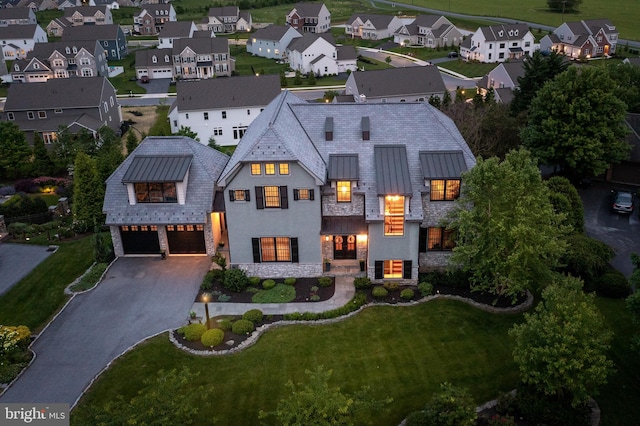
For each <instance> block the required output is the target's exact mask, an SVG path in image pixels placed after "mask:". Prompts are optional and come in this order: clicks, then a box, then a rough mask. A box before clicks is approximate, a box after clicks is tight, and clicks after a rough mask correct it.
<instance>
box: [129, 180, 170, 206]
mask: <svg viewBox="0 0 640 426" xmlns="http://www.w3.org/2000/svg"><path fill="white" fill-rule="evenodd" d="M134 188H135V191H136V202H138V203H177V202H178V196H177V192H176V184H175V182H153V183H136V184H134Z"/></svg>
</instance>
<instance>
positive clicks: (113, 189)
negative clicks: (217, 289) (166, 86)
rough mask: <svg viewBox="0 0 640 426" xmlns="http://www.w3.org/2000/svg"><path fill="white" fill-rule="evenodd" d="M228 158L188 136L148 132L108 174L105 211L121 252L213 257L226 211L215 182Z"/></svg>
mask: <svg viewBox="0 0 640 426" xmlns="http://www.w3.org/2000/svg"><path fill="white" fill-rule="evenodd" d="M228 160H229V157H228V156H226V155H225V154H223V153H221V152H220V151H217V150H215V149H212V148H209V147H208V146H205V145H202V144H200V143H198V142H196V141H194V140H193V139H190V138H187V137H184V136H178V137H176V136H169V137H147V138H146V139H144V140H143V141H142V142H141V143H140V145H138V147H137V148H136V149H135V150H134V151H133V152H132V153H131V154H130V155H129V156H128V157H127V158H126V159H125V160H124V161H123V162H122V164H121V165H120V166H118V168H117V169H116V170H115V171H114V172H113V173H112V174H111V176H109V178H108V179H107V187H106V191H105V197H104V204H103V207H102V211H103V212H104V213H105V214H106V215H107V216H106V222H105V223H106V224H107V225H108V226H109V229H110V231H111V240H112V241H113V249H114V252H115V254H116V256H123V255H129V254H134V255H139V254H159V253H160V251H161V250H162V251H164V252H165V253H166V254H169V255H171V254H190V255H208V256H212V255H214V254H215V252H216V247H217V245H218V243H220V242H221V241H222V232H223V229H224V211H221V210H217V209H216V205H215V198H214V196H215V194H216V192H215V184H216V180H217V179H218V176H220V173H221V172H222V170H223V168H224V166H225V164H226V163H227V161H228Z"/></svg>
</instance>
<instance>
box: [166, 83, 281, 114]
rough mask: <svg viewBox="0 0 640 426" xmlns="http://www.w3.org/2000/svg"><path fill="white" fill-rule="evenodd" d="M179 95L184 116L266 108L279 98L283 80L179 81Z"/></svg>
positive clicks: (177, 102)
mask: <svg viewBox="0 0 640 426" xmlns="http://www.w3.org/2000/svg"><path fill="white" fill-rule="evenodd" d="M176 92H177V96H176V104H177V107H178V110H179V111H181V112H183V111H193V110H203V109H213V108H239V107H256V106H266V105H268V104H269V102H271V101H272V100H273V99H274V98H275V97H276V96H278V94H280V77H279V76H278V75H275V74H273V75H261V76H258V77H256V76H245V77H229V78H210V79H206V80H199V81H179V82H178V84H177V86H176Z"/></svg>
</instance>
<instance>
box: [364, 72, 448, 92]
mask: <svg viewBox="0 0 640 426" xmlns="http://www.w3.org/2000/svg"><path fill="white" fill-rule="evenodd" d="M352 77H353V79H354V80H355V82H356V86H357V88H358V93H359V94H360V95H365V96H366V97H368V98H380V97H388V96H404V95H414V94H436V93H440V94H441V93H444V92H445V91H446V90H447V88H446V86H445V84H444V81H443V80H442V75H440V71H439V70H438V68H437V67H431V66H425V67H406V68H389V69H384V70H375V71H364V72H363V71H356V72H354V73H352Z"/></svg>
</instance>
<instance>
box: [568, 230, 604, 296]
mask: <svg viewBox="0 0 640 426" xmlns="http://www.w3.org/2000/svg"><path fill="white" fill-rule="evenodd" d="M614 255H615V252H614V251H613V249H612V248H611V247H609V246H608V245H607V244H605V243H603V242H600V241H598V240H596V239H595V238H591V237H587V236H586V235H582V234H578V235H571V236H570V237H568V238H567V251H566V252H565V254H564V256H562V258H561V259H560V261H561V263H562V264H563V265H565V266H564V268H562V271H563V272H568V273H570V274H571V275H573V276H576V277H580V278H582V280H583V281H584V283H585V289H586V290H587V291H588V290H591V291H592V290H593V289H594V288H593V287H595V283H596V281H597V278H598V277H599V276H601V275H602V274H604V273H605V272H607V271H608V270H609V267H610V266H609V261H610V260H611V259H613V256H614Z"/></svg>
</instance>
